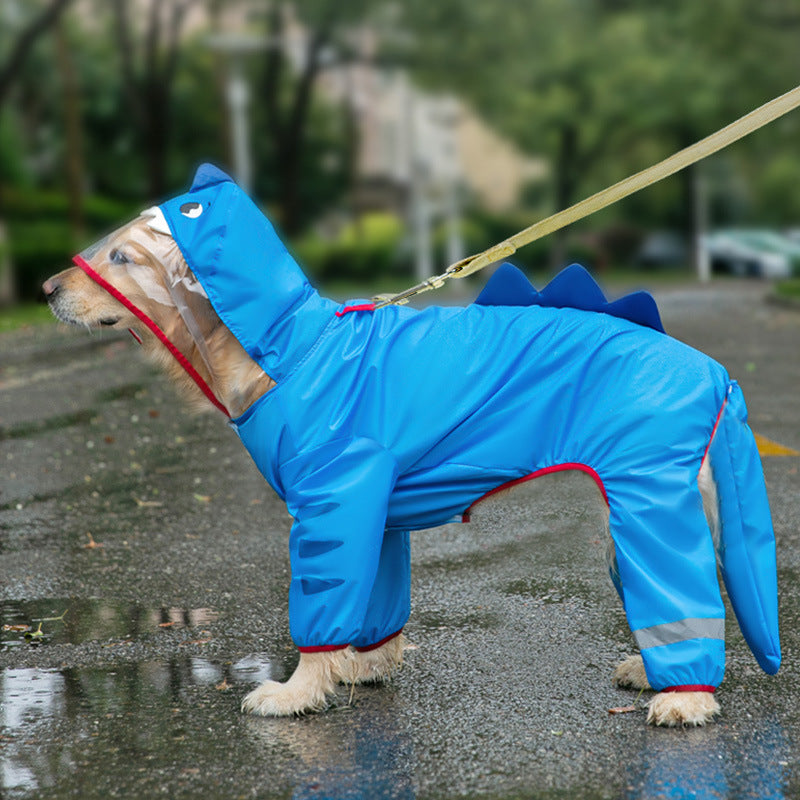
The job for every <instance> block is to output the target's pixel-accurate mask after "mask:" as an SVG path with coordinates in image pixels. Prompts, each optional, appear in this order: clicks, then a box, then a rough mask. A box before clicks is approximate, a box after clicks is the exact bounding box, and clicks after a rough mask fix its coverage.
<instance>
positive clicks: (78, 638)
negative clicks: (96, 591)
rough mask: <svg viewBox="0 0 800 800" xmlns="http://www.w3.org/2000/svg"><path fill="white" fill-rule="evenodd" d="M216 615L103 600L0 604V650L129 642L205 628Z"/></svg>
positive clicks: (213, 612) (209, 612)
mask: <svg viewBox="0 0 800 800" xmlns="http://www.w3.org/2000/svg"><path fill="white" fill-rule="evenodd" d="M218 616H219V615H218V614H217V612H216V611H213V610H212V609H210V608H193V609H184V608H166V607H163V608H148V607H146V606H142V605H139V604H138V603H113V602H109V601H107V600H78V599H75V598H68V599H64V600H34V601H28V602H15V601H9V602H4V603H0V648H2V649H7V648H11V647H18V646H20V645H24V644H37V643H42V642H47V643H52V644H82V643H83V642H90V641H104V640H106V639H118V638H125V639H135V638H137V637H138V636H141V635H143V634H146V633H152V632H154V631H157V630H159V629H176V628H194V627H199V626H202V625H208V624H210V623H212V622H214V621H216V619H217V618H218Z"/></svg>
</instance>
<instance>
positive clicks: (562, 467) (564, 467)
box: [461, 463, 608, 522]
mask: <svg viewBox="0 0 800 800" xmlns="http://www.w3.org/2000/svg"><path fill="white" fill-rule="evenodd" d="M573 469H576V470H578V471H579V472H584V473H586V474H587V475H588V476H589V477H590V478H591V479H592V480H593V481H594V482H595V483H596V484H597V488H598V489H600V494H602V495H603V500H605V501H606V505H608V494H606V487H605V486H603V480H602V478H601V477H600V476H599V475H598V474H597V473H596V472H595V471H594V470H593V469H592V468H591V467H590V466H588V464H578V463H566V464H555V465H553V466H552V467H544V468H543V469H537V470H536V471H535V472H531V473H530V474H528V475H523V476H522V477H521V478H515V479H514V480H513V481H507V482H506V483H501V484H500V486H497V487H495V488H494V489H491V490H489V491H488V492H486V494H484V495H481V496H480V497H479V498H478V499H477V500H476V501H475V502H474V503H472V505H470V507H469V508H468V509H467V510H466V511H465V512H464V513H463V514H462V516H461V521H462V522H469V517H470V513H471V512H472V509H473V508H475V506H476V505H478V503H480V502H482V501H484V500H485V499H486V498H487V497H491V496H492V495H493V494H497V493H498V492H503V491H505V490H506V489H511V488H513V487H514V486H518V485H519V484H521V483H527V482H528V481H532V480H533V479H534V478H541V477H542V475H551V474H552V473H554V472H567V471H568V470H573Z"/></svg>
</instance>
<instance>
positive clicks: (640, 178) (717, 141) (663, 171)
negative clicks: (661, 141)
mask: <svg viewBox="0 0 800 800" xmlns="http://www.w3.org/2000/svg"><path fill="white" fill-rule="evenodd" d="M798 106H800V86H796V87H795V88H794V89H792V90H791V91H789V92H786V94H782V95H780V96H779V97H776V98H775V99H773V100H770V101H769V102H768V103H765V104H764V105H763V106H759V107H758V108H757V109H755V110H754V111H751V112H750V113H749V114H746V115H745V116H743V117H740V118H739V119H737V120H736V121H735V122H732V123H731V124H730V125H727V126H726V127H724V128H722V129H721V130H718V131H717V132H716V133H712V134H711V135H710V136H707V137H706V138H705V139H701V140H700V141H699V142H695V143H694V144H693V145H690V146H689V147H686V148H684V149H683V150H679V151H678V152H677V153H675V154H673V155H671V156H670V157H669V158H665V159H664V160H663V161H660V162H658V163H657V164H654V165H653V166H652V167H648V168H647V169H644V170H642V171H641V172H637V173H636V174H635V175H631V176H630V177H628V178H625V179H624V180H621V181H619V182H618V183H615V184H614V185H613V186H609V187H608V188H607V189H603V190H602V191H600V192H597V193H596V194H593V195H592V196H591V197H587V198H586V199H585V200H581V201H580V202H579V203H576V204H575V205H573V206H570V207H569V208H565V209H564V210H563V211H559V212H557V213H556V214H553V215H552V216H550V217H547V218H546V219H543V220H540V221H539V222H536V223H534V224H533V225H531V226H529V227H527V228H525V229H524V230H521V231H520V232H519V233H516V234H514V235H513V236H511V237H509V238H508V239H506V240H505V241H503V242H500V243H499V244H496V245H494V246H492V247H489V248H487V249H486V250H484V251H483V252H482V253H478V254H477V255H474V256H468V257H467V258H464V259H462V260H461V261H457V262H456V263H455V264H452V265H451V266H449V267H448V268H447V270H446V271H445V272H443V273H442V274H441V275H435V276H433V277H431V278H428V279H427V280H425V281H423V282H422V283H418V284H417V285H416V286H412V287H411V288H410V289H406V290H405V291H402V292H399V293H398V294H395V295H390V296H386V295H380V296H378V297H375V298H373V300H374V303H375V305H374V308H375V309H378V308H383V307H384V306H388V305H402V304H404V303H407V302H408V301H409V300H410V299H411V298H412V297H415V296H416V295H418V294H422V292H428V291H430V290H431V289H438V288H440V287H441V286H443V285H444V284H445V282H446V281H448V280H450V279H451V278H465V277H466V276H467V275H472V274H473V273H475V272H477V271H478V270H481V269H483V268H484V267H487V266H489V264H494V263H495V262H496V261H502V260H503V259H505V258H508V257H509V256H511V255H513V254H514V253H516V251H517V250H518V249H519V248H520V247H523V246H525V245H526V244H530V243H531V242H533V241H536V239H541V238H542V237H544V236H547V235H548V234H550V233H553V232H554V231H557V230H559V229H560V228H564V227H566V226H567V225H571V224H572V223H573V222H577V221H578V220H579V219H583V218H584V217H588V216H589V215H590V214H594V213H595V211H599V210H600V209H602V208H606V206H610V205H612V204H613V203H616V202H617V201H618V200H622V199H623V198H624V197H628V196H629V195H631V194H633V193H634V192H638V191H639V190H640V189H644V188H645V187H647V186H650V185H652V184H654V183H657V182H658V181H660V180H662V179H663V178H667V177H669V176H670V175H674V174H675V173H676V172H679V171H680V170H682V169H684V168H685V167H688V166H690V165H692V164H695V163H696V162H698V161H700V160H702V159H704V158H706V156H710V155H712V154H713V153H716V152H717V151H718V150H722V149H723V148H724V147H727V146H728V145H729V144H733V142H736V141H738V140H739V139H742V138H744V137H745V136H747V135H748V134H749V133H752V132H753V131H755V130H758V129H759V128H761V127H763V126H764V125H766V124H767V123H769V122H772V121H774V120H776V119H778V118H779V117H782V116H783V115H784V114H787V113H788V112H789V111H793V110H794V109H795V108H797V107H798Z"/></svg>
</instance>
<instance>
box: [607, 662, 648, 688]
mask: <svg viewBox="0 0 800 800" xmlns="http://www.w3.org/2000/svg"><path fill="white" fill-rule="evenodd" d="M611 681H612V683H613V684H614V686H618V687H619V688H620V689H644V690H647V689H651V688H652V687H651V686H650V681H648V680H647V673H646V672H645V671H644V661H642V657H641V656H628V657H627V658H626V659H625V660H624V661H623V662H622V663H621V664H618V665H617V668H616V669H615V670H614V675H613V676H612V678H611Z"/></svg>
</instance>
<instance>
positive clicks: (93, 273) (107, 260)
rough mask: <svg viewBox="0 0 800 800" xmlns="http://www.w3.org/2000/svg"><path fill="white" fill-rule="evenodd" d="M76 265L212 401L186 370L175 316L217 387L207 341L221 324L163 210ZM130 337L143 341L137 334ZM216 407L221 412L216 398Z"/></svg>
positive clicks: (89, 251)
mask: <svg viewBox="0 0 800 800" xmlns="http://www.w3.org/2000/svg"><path fill="white" fill-rule="evenodd" d="M73 261H74V263H75V264H76V266H78V267H80V268H81V269H82V270H83V271H84V272H85V273H86V274H87V275H88V276H89V277H90V278H91V279H92V280H94V281H95V282H96V283H98V284H99V285H100V286H102V287H103V288H104V289H106V290H107V291H108V292H109V293H110V294H111V295H112V296H113V297H114V298H115V299H117V300H118V301H119V302H121V303H122V304H123V305H124V306H125V307H126V308H127V309H128V310H129V311H131V312H132V313H133V314H135V315H136V316H137V317H138V318H139V319H140V320H141V321H142V322H143V323H144V324H145V325H146V327H147V328H149V329H150V330H151V331H152V332H153V333H154V334H155V335H156V336H157V338H159V339H160V340H161V341H162V343H164V344H165V345H166V346H167V348H168V349H169V350H170V352H171V353H172V354H173V356H175V358H176V359H177V360H178V361H179V362H180V364H181V366H183V367H184V369H186V370H187V372H189V374H190V375H191V377H192V378H193V379H194V380H195V382H196V383H198V385H199V386H200V388H201V389H202V390H203V391H204V393H206V395H207V396H209V392H211V390H210V389H209V388H208V385H207V384H206V382H205V381H204V380H203V379H202V378H200V376H199V375H197V372H196V370H194V369H193V368H192V367H191V365H190V364H189V365H188V366H187V364H188V359H187V358H186V356H185V355H184V354H183V353H181V352H180V351H179V350H178V348H177V347H176V345H175V344H174V343H173V342H172V338H174V337H175V335H176V328H175V322H176V321H178V319H176V314H177V318H179V321H182V322H183V326H184V327H185V329H186V331H187V332H188V334H189V336H190V337H191V340H192V344H193V345H194V346H195V348H196V351H197V353H198V354H199V355H200V357H201V358H202V360H203V363H204V364H205V367H206V369H207V371H208V374H209V376H210V377H211V382H212V383H213V382H214V379H215V374H214V368H213V365H212V360H211V358H210V355H209V350H208V345H207V340H208V338H209V336H210V335H211V334H212V332H213V331H214V330H215V329H216V328H217V327H218V326H219V325H220V320H219V317H218V316H217V314H216V313H215V312H214V310H213V308H212V307H211V303H210V302H209V300H208V295H207V294H206V292H205V289H203V286H202V285H201V283H200V282H199V281H198V280H197V278H196V277H195V275H194V273H193V272H192V271H191V270H190V269H189V267H188V265H187V264H186V261H185V259H184V258H183V254H182V253H181V251H180V248H179V247H178V245H177V243H176V242H175V240H174V238H173V237H172V234H171V232H170V230H169V227H168V225H167V222H166V220H165V218H164V215H163V213H162V212H161V209H159V208H158V207H155V206H154V207H153V208H149V209H147V210H146V211H143V212H142V214H141V215H140V216H139V217H137V218H136V219H135V220H133V221H132V222H130V223H128V224H127V225H124V226H123V227H121V228H119V229H118V230H116V231H114V232H113V233H110V234H108V235H107V236H105V237H104V238H102V239H100V240H99V241H98V242H95V243H94V244H92V245H90V246H89V247H87V248H86V249H85V250H83V251H82V252H81V253H79V254H78V255H77V256H75V258H74V259H73ZM131 333H133V335H134V337H136V338H137V339H138V338H139V337H138V336H137V335H136V333H135V332H134V331H131ZM171 337H172V338H171ZM139 341H141V340H140V339H139ZM184 349H185V348H184ZM193 373H194V374H193ZM198 378H199V380H198ZM212 395H213V393H212ZM209 399H212V397H211V396H209ZM212 402H214V404H215V405H217V407H219V408H221V405H220V403H219V401H218V400H216V398H213V399H212ZM223 410H225V409H223ZM226 413H227V411H226Z"/></svg>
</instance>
